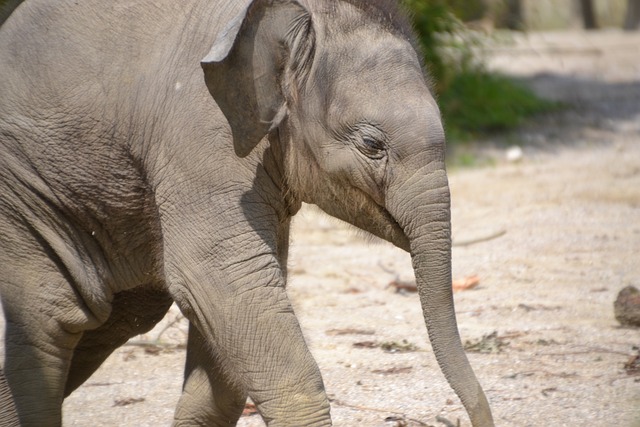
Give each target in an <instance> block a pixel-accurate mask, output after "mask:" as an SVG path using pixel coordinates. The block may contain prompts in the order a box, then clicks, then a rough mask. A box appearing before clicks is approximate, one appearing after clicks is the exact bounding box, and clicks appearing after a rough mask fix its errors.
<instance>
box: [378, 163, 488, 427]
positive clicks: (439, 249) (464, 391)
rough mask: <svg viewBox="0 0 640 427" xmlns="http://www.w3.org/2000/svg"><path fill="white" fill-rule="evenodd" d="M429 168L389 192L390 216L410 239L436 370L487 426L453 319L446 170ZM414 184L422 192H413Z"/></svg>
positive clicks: (479, 424)
mask: <svg viewBox="0 0 640 427" xmlns="http://www.w3.org/2000/svg"><path fill="white" fill-rule="evenodd" d="M430 166H431V167H430V168H429V169H431V170H430V171H428V173H427V174H426V175H423V176H421V177H420V176H417V175H413V177H412V178H413V179H409V181H405V182H404V183H403V184H402V187H403V189H399V190H398V191H397V192H394V194H396V195H398V200H393V201H391V203H390V205H391V206H396V207H397V208H396V211H397V212H392V215H394V217H395V218H396V220H397V221H398V223H399V224H400V226H401V227H402V228H403V229H404V231H405V234H406V235H407V237H408V238H409V241H410V246H411V258H412V263H413V268H414V271H415V275H416V280H417V286H418V293H419V296H420V303H421V305H422V311H423V315H424V319H425V322H426V325H427V330H428V333H429V339H430V341H431V345H432V347H433V351H434V354H435V356H436V359H437V361H438V364H439V365H440V369H441V370H442V372H443V374H444V376H445V377H446V379H447V381H448V382H449V384H450V386H451V387H452V388H453V390H454V391H455V392H456V394H457V395H458V397H459V398H460V400H461V401H462V403H463V405H464V407H465V408H466V410H467V412H468V414H469V417H470V419H471V423H472V425H473V426H474V427H492V426H493V425H494V423H493V418H492V415H491V409H490V407H489V403H488V401H487V399H486V397H485V395H484V392H483V391H482V388H481V386H480V384H479V383H478V380H477V379H476V377H475V374H474V373H473V370H472V369H471V365H470V364H469V361H468V359H467V356H466V354H465V351H464V348H463V346H462V342H461V340H460V335H459V333H458V326H457V322H456V317H455V310H454V303H453V291H452V287H451V222H450V195H449V186H448V182H447V177H446V172H445V169H444V165H443V164H442V165H439V166H437V167H435V168H433V167H434V165H433V164H431V165H430ZM416 179H417V180H418V182H416ZM411 181H414V182H411ZM417 188H419V189H425V188H426V189H427V190H426V191H423V192H421V193H420V194H416V189H417ZM407 189H409V191H406V190H407Z"/></svg>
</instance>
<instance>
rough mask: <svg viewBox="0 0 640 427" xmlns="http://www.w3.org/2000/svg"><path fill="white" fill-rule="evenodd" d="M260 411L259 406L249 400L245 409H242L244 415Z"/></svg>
mask: <svg viewBox="0 0 640 427" xmlns="http://www.w3.org/2000/svg"><path fill="white" fill-rule="evenodd" d="M257 413H258V408H256V405H254V404H253V403H250V402H247V403H245V404H244V409H243V410H242V416H243V417H247V416H250V415H255V414H257Z"/></svg>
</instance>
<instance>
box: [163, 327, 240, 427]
mask: <svg viewBox="0 0 640 427" xmlns="http://www.w3.org/2000/svg"><path fill="white" fill-rule="evenodd" d="M246 400H247V395H246V393H244V392H242V391H241V390H240V389H239V388H238V387H237V386H236V385H235V384H233V383H232V382H231V381H230V380H229V378H227V376H226V375H225V373H224V372H223V371H222V370H221V369H220V367H219V366H218V363H217V362H216V361H215V360H214V359H213V358H212V357H211V352H210V351H208V350H207V348H206V342H205V340H204V337H203V336H202V335H201V334H200V332H199V331H198V329H197V328H196V327H195V326H193V325H190V327H189V340H188V344H187V362H186V367H185V381H184V387H183V392H182V396H181V397H180V401H179V402H178V407H177V409H176V412H175V420H174V426H179V427H183V426H205V425H206V426H216V427H217V426H235V425H236V423H237V421H238V418H240V415H241V414H242V410H243V409H244V404H245V402H246Z"/></svg>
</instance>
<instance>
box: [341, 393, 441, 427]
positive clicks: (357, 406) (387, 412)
mask: <svg viewBox="0 0 640 427" xmlns="http://www.w3.org/2000/svg"><path fill="white" fill-rule="evenodd" d="M331 403H333V404H335V405H338V406H344V407H346V408H352V409H358V410H360V411H372V412H379V413H382V414H396V415H401V416H402V417H403V418H404V419H406V420H407V421H411V422H414V423H417V424H418V425H421V426H425V427H430V426H429V424H427V423H424V422H422V421H420V420H416V419H414V418H409V417H407V416H406V415H405V414H404V413H402V412H398V411H389V410H386V409H378V408H372V407H370V406H362V405H352V404H350V403H346V402H343V401H341V400H333V401H332V402H331Z"/></svg>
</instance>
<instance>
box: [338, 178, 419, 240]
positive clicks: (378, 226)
mask: <svg viewBox="0 0 640 427" xmlns="http://www.w3.org/2000/svg"><path fill="white" fill-rule="evenodd" d="M355 191H356V193H358V198H360V199H361V200H363V201H364V203H363V205H364V206H366V207H365V208H364V209H363V212H361V213H359V214H356V216H355V220H352V221H348V222H350V223H352V224H353V225H355V226H356V227H358V228H360V229H361V230H364V231H366V232H367V233H369V234H372V235H374V236H376V237H378V238H381V239H383V240H386V241H388V242H390V243H392V244H393V245H395V246H397V247H399V248H400V249H403V250H405V251H407V252H410V244H409V238H408V237H407V235H406V234H405V232H404V229H403V228H402V226H401V225H400V224H399V223H398V221H396V219H395V218H394V216H393V215H392V214H391V213H390V212H389V211H388V210H387V208H386V207H384V206H382V205H380V204H379V203H378V202H376V201H375V200H374V199H373V197H371V196H370V195H369V194H367V193H366V192H364V191H362V190H360V189H355Z"/></svg>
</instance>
